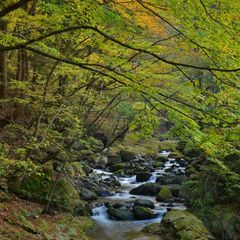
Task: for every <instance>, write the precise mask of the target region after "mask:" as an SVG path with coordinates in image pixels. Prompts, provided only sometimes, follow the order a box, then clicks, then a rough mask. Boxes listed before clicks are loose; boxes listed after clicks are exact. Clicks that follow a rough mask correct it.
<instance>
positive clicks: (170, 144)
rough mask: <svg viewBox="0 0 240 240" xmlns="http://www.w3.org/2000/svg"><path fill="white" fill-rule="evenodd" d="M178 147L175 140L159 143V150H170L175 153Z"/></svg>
mask: <svg viewBox="0 0 240 240" xmlns="http://www.w3.org/2000/svg"><path fill="white" fill-rule="evenodd" d="M177 145H178V141H176V140H165V141H161V142H160V144H159V150H162V151H163V150H171V151H176V147H177Z"/></svg>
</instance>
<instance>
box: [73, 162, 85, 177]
mask: <svg viewBox="0 0 240 240" xmlns="http://www.w3.org/2000/svg"><path fill="white" fill-rule="evenodd" d="M71 166H72V167H73V170H74V176H77V175H80V176H86V173H85V172H84V170H83V165H82V164H81V163H80V162H73V163H71Z"/></svg>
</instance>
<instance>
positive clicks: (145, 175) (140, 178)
mask: <svg viewBox="0 0 240 240" xmlns="http://www.w3.org/2000/svg"><path fill="white" fill-rule="evenodd" d="M151 176H152V174H151V173H149V172H139V173H137V175H136V181H137V182H146V181H148V180H149V178H150V177H151Z"/></svg>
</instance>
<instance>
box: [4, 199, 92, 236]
mask: <svg viewBox="0 0 240 240" xmlns="http://www.w3.org/2000/svg"><path fill="white" fill-rule="evenodd" d="M9 209H11V211H9ZM41 212H42V206H41V205H39V204H36V203H31V202H29V201H25V200H21V199H15V200H13V201H12V202H9V203H5V204H1V208H0V215H2V214H4V218H2V219H1V220H3V221H1V224H0V239H1V240H15V239H18V240H26V239H28V240H41V239H48V240H53V239H58V240H60V239H61V240H69V239H72V240H79V239H81V240H88V239H89V238H88V237H87V235H86V233H87V232H88V231H89V230H91V229H93V227H94V222H93V221H92V219H91V218H88V217H73V216H72V215H71V214H68V213H58V212H55V214H54V215H51V216H50V215H45V214H41Z"/></svg>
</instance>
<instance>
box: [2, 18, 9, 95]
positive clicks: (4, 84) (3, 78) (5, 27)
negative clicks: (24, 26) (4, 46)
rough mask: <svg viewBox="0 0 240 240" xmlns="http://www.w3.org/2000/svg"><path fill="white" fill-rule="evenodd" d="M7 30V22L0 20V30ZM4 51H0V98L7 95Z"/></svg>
mask: <svg viewBox="0 0 240 240" xmlns="http://www.w3.org/2000/svg"><path fill="white" fill-rule="evenodd" d="M6 30H7V23H6V22H3V21H1V20H0V31H6ZM6 54H7V53H6V52H4V51H3V52H0V98H1V99H3V98H6V97H7V83H8V82H7V59H6Z"/></svg>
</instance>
